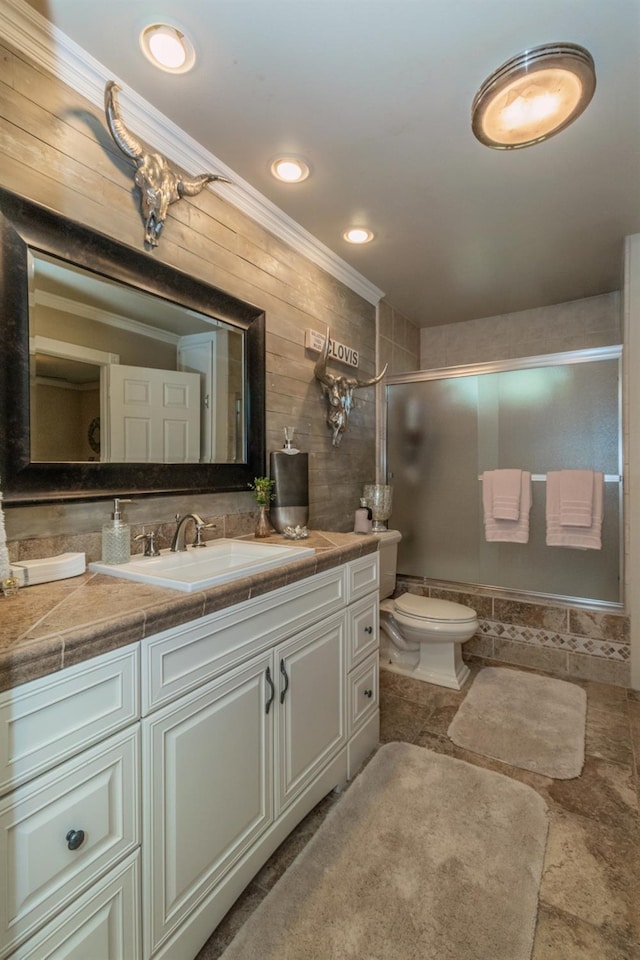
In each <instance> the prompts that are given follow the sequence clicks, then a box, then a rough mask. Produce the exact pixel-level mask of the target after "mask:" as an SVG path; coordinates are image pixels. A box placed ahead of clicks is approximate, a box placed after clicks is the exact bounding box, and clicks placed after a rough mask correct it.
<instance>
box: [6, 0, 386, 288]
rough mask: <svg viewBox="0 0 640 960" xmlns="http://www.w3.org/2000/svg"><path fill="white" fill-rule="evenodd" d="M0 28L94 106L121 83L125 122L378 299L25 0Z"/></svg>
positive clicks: (12, 0)
mask: <svg viewBox="0 0 640 960" xmlns="http://www.w3.org/2000/svg"><path fill="white" fill-rule="evenodd" d="M0 34H1V35H2V36H3V37H4V38H5V39H6V40H8V41H9V42H10V43H12V44H13V45H14V46H15V47H16V48H17V49H18V50H20V51H22V52H23V53H25V54H26V55H27V56H28V57H29V58H30V59H31V60H33V62H34V63H35V64H36V65H37V66H40V67H42V68H43V69H45V70H47V71H48V72H50V73H53V74H54V76H56V77H58V78H59V79H60V80H61V81H62V82H63V83H66V84H67V85H68V86H69V87H71V88H72V89H73V90H75V91H76V92H77V93H79V94H81V95H82V96H83V97H85V98H86V99H87V100H89V101H90V102H91V103H93V104H94V105H95V106H98V107H100V109H103V108H104V88H105V84H106V82H107V81H108V80H115V81H116V83H118V84H119V85H120V86H121V87H122V94H121V96H120V100H121V102H122V101H124V102H125V106H124V113H125V114H126V116H127V125H129V124H130V126H131V129H132V130H135V131H136V135H137V136H139V137H140V138H141V139H142V140H144V141H145V142H147V143H149V144H153V146H154V149H156V150H158V151H159V152H160V153H162V154H164V156H166V157H167V158H168V159H170V160H172V161H174V162H175V163H176V164H178V165H179V166H180V167H182V168H183V169H184V170H189V171H193V170H210V171H211V172H212V173H217V174H221V175H222V176H225V177H228V179H229V180H231V181H232V183H231V184H223V183H219V182H216V183H213V184H210V185H209V186H208V187H207V189H210V190H214V192H215V193H219V194H220V196H223V197H224V199H225V200H226V201H227V202H228V203H230V204H232V205H233V206H234V207H237V208H238V209H239V210H241V211H242V212H243V213H245V214H246V215H247V216H248V217H250V218H251V219H252V220H254V221H255V222H256V223H258V224H260V226H262V227H264V229H265V230H268V231H269V232H270V233H272V234H274V235H275V236H276V237H278V238H279V239H280V240H283V241H284V242H285V243H287V244H288V245H289V246H291V247H292V248H293V249H294V250H296V251H297V252H298V253H300V254H302V255H303V256H305V257H306V258H307V259H308V260H310V261H312V262H313V263H315V264H316V265H317V266H319V267H321V268H322V269H323V270H325V271H326V272H327V273H329V274H330V275H331V276H333V277H335V278H336V280H339V281H340V282H341V283H343V284H344V285H345V286H347V287H349V289H351V290H353V291H354V292H355V293H357V294H358V295H359V296H361V297H362V298H363V299H364V300H366V301H367V302H368V303H371V304H374V305H375V304H377V303H378V301H379V300H381V299H382V298H383V297H384V292H383V291H382V290H380V289H379V288H378V287H376V286H375V284H373V283H371V282H370V281H369V280H367V278H366V277H364V276H362V274H360V273H358V271H357V270H354V269H353V267H351V266H350V265H349V264H348V263H346V262H345V261H344V260H342V258H341V257H339V256H338V255H337V254H335V253H334V252H333V251H332V250H330V249H329V248H328V247H326V246H325V245H324V244H323V243H321V242H320V241H319V240H318V239H317V238H316V237H314V236H313V234H311V233H309V232H308V231H307V230H305V229H304V227H302V226H300V224H299V223H297V222H296V221H295V220H293V219H292V218H291V217H289V216H287V214H286V213H284V211H282V210H280V208H279V207H277V206H276V205H275V204H274V203H272V202H271V201H270V200H268V199H267V198H266V197H265V196H263V195H262V194H261V193H259V191H258V190H256V189H255V188H254V187H252V186H251V184H250V183H248V182H247V181H246V180H243V179H242V177H239V176H238V175H237V174H236V173H235V171H233V170H232V169H231V168H230V167H228V166H227V165H226V164H224V163H223V162H222V161H221V160H220V159H218V157H216V156H214V155H213V154H212V153H209V151H208V150H206V149H205V148H204V147H203V146H202V145H201V144H199V143H198V142H197V141H196V140H194V139H192V138H191V137H189V136H188V134H186V133H185V132H184V131H183V130H181V129H180V127H178V126H177V125H176V124H174V123H173V122H172V121H171V120H169V119H168V118H167V117H165V116H164V115H163V114H162V113H160V111H159V110H156V109H155V107H153V106H152V105H151V104H150V103H147V101H146V100H144V99H143V98H142V97H141V96H138V94H137V93H136V92H135V91H133V90H131V89H130V88H129V87H127V85H126V84H125V83H124V82H122V81H121V80H120V79H119V78H118V77H117V76H116V75H115V74H114V73H113V71H110V70H107V68H106V67H105V66H104V65H103V64H101V63H99V62H98V61H97V60H96V59H94V57H92V56H91V55H90V54H88V53H87V52H86V51H85V50H83V49H82V47H80V46H78V44H77V43H75V42H74V41H73V40H71V39H70V37H68V36H67V35H66V34H65V33H63V32H62V31H61V30H59V29H58V28H57V27H56V26H55V25H54V24H52V23H50V22H49V21H48V20H46V19H45V18H44V17H42V16H41V15H40V14H39V13H37V12H36V11H35V10H33V9H32V8H31V7H29V6H28V5H27V4H26V3H25V2H24V0H0Z"/></svg>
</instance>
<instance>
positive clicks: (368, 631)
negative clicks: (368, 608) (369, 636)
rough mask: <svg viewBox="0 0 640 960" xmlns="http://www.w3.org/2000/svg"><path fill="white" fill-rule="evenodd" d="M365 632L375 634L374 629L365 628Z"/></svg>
mask: <svg viewBox="0 0 640 960" xmlns="http://www.w3.org/2000/svg"><path fill="white" fill-rule="evenodd" d="M364 632H365V633H373V627H365V628H364Z"/></svg>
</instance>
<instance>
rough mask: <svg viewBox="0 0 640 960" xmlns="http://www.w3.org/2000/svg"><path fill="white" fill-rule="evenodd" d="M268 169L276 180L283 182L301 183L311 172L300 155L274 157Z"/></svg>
mask: <svg viewBox="0 0 640 960" xmlns="http://www.w3.org/2000/svg"><path fill="white" fill-rule="evenodd" d="M270 169H271V173H272V174H273V176H274V177H275V178H276V180H282V182H283V183H302V181H303V180H306V179H307V177H308V176H309V173H310V172H311V171H310V170H309V164H308V163H305V161H304V160H301V159H300V157H276V159H275V160H274V161H273V162H272V164H271V168H270Z"/></svg>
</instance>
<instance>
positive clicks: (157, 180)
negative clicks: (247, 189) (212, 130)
mask: <svg viewBox="0 0 640 960" xmlns="http://www.w3.org/2000/svg"><path fill="white" fill-rule="evenodd" d="M119 89H120V87H119V86H118V85H117V84H116V83H115V82H114V81H113V80H109V82H108V83H107V85H106V87H105V90H104V109H105V113H106V116H107V126H108V127H109V132H110V133H111V136H112V137H113V139H114V140H115V142H116V145H117V146H118V147H119V148H120V149H121V150H122V152H123V153H124V155H125V157H128V158H129V159H130V160H133V162H134V163H135V165H136V168H137V169H136V172H135V176H134V181H135V184H136V186H137V187H139V188H140V208H141V210H142V215H143V217H144V220H145V234H144V240H145V243H146V244H148V245H149V246H150V247H157V246H158V239H159V237H160V232H161V230H162V228H163V226H164V222H165V220H166V218H167V213H168V210H169V204H170V203H175V202H176V200H181V199H182V197H195V196H196V194H198V193H200V191H201V190H202V189H203V188H204V187H205V185H206V184H207V183H211V182H212V181H213V180H220V181H222V182H223V183H230V182H231V181H230V180H227V178H226V177H221V176H218V175H217V174H215V173H202V174H200V176H198V177H192V178H191V179H188V178H186V177H182V176H180V174H178V173H176V172H175V171H174V170H172V169H171V167H170V166H169V162H168V161H167V160H165V158H164V157H163V156H162V155H161V154H159V153H145V152H144V150H143V149H142V146H141V144H140V143H139V142H138V141H137V140H136V138H135V137H134V136H133V135H132V134H131V133H130V132H129V131H128V130H127V128H126V127H125V125H124V123H123V122H122V119H121V117H120V106H119V104H118V96H117V94H118V90H119Z"/></svg>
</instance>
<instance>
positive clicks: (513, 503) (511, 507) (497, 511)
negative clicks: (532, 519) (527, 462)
mask: <svg viewBox="0 0 640 960" xmlns="http://www.w3.org/2000/svg"><path fill="white" fill-rule="evenodd" d="M482 482H483V485H485V484H486V485H488V487H487V489H488V490H490V491H491V507H490V510H491V516H492V517H493V519H494V520H519V519H520V494H521V488H522V470H486V471H485V472H484V473H483V474H482ZM483 489H485V487H484V486H483Z"/></svg>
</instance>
